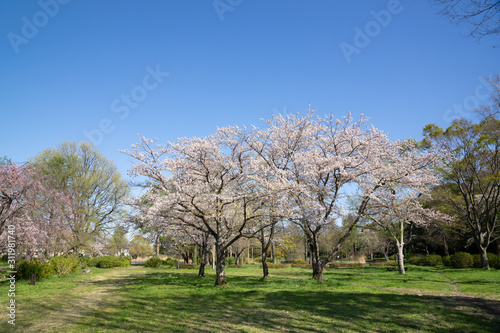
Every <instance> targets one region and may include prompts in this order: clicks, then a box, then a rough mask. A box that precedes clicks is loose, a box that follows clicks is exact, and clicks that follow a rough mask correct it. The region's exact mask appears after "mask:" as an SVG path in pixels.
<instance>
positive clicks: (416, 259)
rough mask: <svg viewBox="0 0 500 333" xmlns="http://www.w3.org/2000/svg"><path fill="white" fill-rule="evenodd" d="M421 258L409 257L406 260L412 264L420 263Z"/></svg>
mask: <svg viewBox="0 0 500 333" xmlns="http://www.w3.org/2000/svg"><path fill="white" fill-rule="evenodd" d="M421 260H422V257H411V258H410V259H408V262H409V263H410V264H412V265H420V261H421Z"/></svg>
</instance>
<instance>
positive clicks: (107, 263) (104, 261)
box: [88, 256, 130, 268]
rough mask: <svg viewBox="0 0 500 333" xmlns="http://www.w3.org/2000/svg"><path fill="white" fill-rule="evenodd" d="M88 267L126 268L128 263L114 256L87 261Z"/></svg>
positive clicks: (124, 259)
mask: <svg viewBox="0 0 500 333" xmlns="http://www.w3.org/2000/svg"><path fill="white" fill-rule="evenodd" d="M88 264H89V266H90V267H98V268H113V267H127V266H128V265H130V261H129V260H127V259H126V258H123V259H121V258H120V257H115V256H103V257H96V258H93V259H92V260H90V261H89V263H88Z"/></svg>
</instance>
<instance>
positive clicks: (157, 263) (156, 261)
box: [144, 257, 162, 268]
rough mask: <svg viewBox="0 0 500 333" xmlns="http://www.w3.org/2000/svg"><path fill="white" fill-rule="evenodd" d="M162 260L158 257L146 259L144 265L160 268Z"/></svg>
mask: <svg viewBox="0 0 500 333" xmlns="http://www.w3.org/2000/svg"><path fill="white" fill-rule="evenodd" d="M161 263H162V260H161V259H160V258H158V257H152V258H149V259H148V260H146V262H145V263H144V267H151V268H158V267H160V265H161Z"/></svg>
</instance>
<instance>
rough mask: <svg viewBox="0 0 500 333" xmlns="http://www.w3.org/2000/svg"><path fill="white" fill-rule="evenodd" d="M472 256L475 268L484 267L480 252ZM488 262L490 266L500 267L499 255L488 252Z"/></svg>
mask: <svg viewBox="0 0 500 333" xmlns="http://www.w3.org/2000/svg"><path fill="white" fill-rule="evenodd" d="M472 258H473V260H474V264H473V267H474V268H482V267H483V266H482V265H481V255H480V254H474V255H473V256H472ZM488 263H489V265H490V268H496V269H500V261H499V257H498V256H497V255H496V254H494V253H488Z"/></svg>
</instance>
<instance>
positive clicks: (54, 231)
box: [0, 164, 70, 257]
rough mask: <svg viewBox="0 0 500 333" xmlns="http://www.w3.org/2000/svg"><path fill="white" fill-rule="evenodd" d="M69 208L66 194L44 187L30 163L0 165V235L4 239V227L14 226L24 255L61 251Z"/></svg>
mask: <svg viewBox="0 0 500 333" xmlns="http://www.w3.org/2000/svg"><path fill="white" fill-rule="evenodd" d="M69 211H70V205H69V200H68V198H67V196H65V195H64V194H63V193H61V192H59V191H57V190H55V189H52V188H50V187H48V186H46V182H45V179H44V177H43V175H41V174H40V173H39V172H38V170H37V169H36V168H34V167H33V165H30V164H26V165H23V166H17V165H14V164H10V165H3V166H0V234H1V235H2V237H1V238H2V241H5V242H6V241H7V240H6V237H7V233H6V232H5V231H6V226H7V225H13V226H15V230H16V232H15V237H16V246H17V251H18V252H22V253H24V254H25V255H26V256H28V257H30V256H31V255H33V254H34V253H39V254H42V255H43V254H45V253H48V252H52V253H58V252H65V251H66V250H67V246H66V245H67V244H66V243H65V242H64V240H65V239H67V237H68V230H67V229H66V228H65V227H64V223H63V222H64V220H65V219H66V218H67V216H68V212H69Z"/></svg>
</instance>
